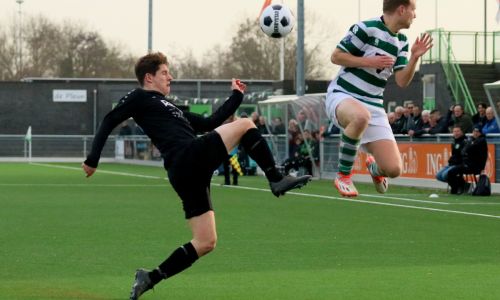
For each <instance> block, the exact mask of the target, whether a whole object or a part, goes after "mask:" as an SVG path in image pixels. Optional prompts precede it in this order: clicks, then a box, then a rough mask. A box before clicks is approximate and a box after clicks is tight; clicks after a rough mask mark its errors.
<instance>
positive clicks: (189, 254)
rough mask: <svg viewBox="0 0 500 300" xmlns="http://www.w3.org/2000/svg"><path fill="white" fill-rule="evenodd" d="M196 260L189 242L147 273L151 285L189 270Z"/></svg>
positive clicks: (194, 251) (196, 256)
mask: <svg viewBox="0 0 500 300" xmlns="http://www.w3.org/2000/svg"><path fill="white" fill-rule="evenodd" d="M197 259H198V254H197V253H196V250H195V249H194V247H193V244H191V242H189V243H187V244H185V245H184V246H181V247H179V248H177V249H176V250H175V251H174V252H173V253H172V254H170V256H169V257H168V258H167V259H166V260H165V261H164V262H162V263H161V264H160V265H159V266H158V268H156V269H154V270H153V271H151V272H149V277H150V278H151V281H152V283H153V285H155V284H157V283H158V282H160V281H162V280H163V279H167V278H169V277H172V276H174V275H175V274H177V273H179V272H182V271H184V270H185V269H187V268H189V267H190V266H191V265H192V264H193V263H194V262H195V261H196V260H197Z"/></svg>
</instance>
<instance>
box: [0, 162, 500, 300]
mask: <svg viewBox="0 0 500 300" xmlns="http://www.w3.org/2000/svg"><path fill="white" fill-rule="evenodd" d="M104 171H108V172H111V173H105V172H104ZM118 173H126V174H129V175H130V174H132V175H137V174H140V175H147V176H149V177H135V176H125V175H124V174H118ZM164 177H165V172H164V170H163V169H162V168H156V167H143V166H130V165H116V164H102V165H101V166H100V168H99V170H98V172H97V173H96V174H95V175H94V176H93V177H92V178H89V179H86V178H85V177H84V175H83V171H81V170H79V166H78V164H33V165H29V164H0V190H1V193H0V205H1V206H0V207H1V208H0V228H1V230H0V241H1V247H0V268H1V272H0V299H9V300H16V299H30V300H32V299H33V300H35V299H36V300H41V299H65V300H71V299H127V297H128V293H129V290H130V286H131V284H132V281H133V273H134V271H135V269H136V268H137V267H146V268H152V267H156V266H157V265H158V264H159V263H160V262H161V261H163V259H165V258H166V256H168V255H169V254H170V253H171V252H172V251H173V250H174V249H175V248H176V247H178V246H180V245H181V244H183V243H185V242H187V241H188V240H189V239H190V238H191V235H190V231H189V228H188V227H187V225H186V222H185V220H184V218H183V216H184V215H183V212H182V208H181V203H180V201H179V200H178V198H177V196H176V194H175V192H174V191H173V189H172V188H171V187H170V185H169V184H168V182H166V181H165V180H164V179H162V178H164ZM222 182H223V177H221V176H218V177H214V184H213V185H212V198H213V203H214V206H215V210H216V218H217V229H218V235H219V241H218V244H217V248H216V249H215V251H214V252H213V253H211V254H209V255H208V256H206V257H203V258H202V259H200V260H199V261H197V262H196V263H195V264H194V265H193V267H191V268H190V269H188V270H186V271H185V272H183V273H181V274H179V275H177V276H175V277H173V278H171V279H169V280H167V281H164V282H162V283H161V284H160V285H158V286H157V287H156V289H155V291H154V292H148V293H147V294H145V295H144V296H143V297H142V298H141V299H145V300H148V299H151V300H153V299H499V298H500V289H499V288H498V282H500V239H499V238H498V237H499V232H500V217H499V218H496V217H495V216H500V199H499V198H500V197H498V195H495V196H492V197H487V198H480V197H471V196H457V197H451V196H448V195H446V194H445V193H444V192H443V191H435V190H425V189H415V188H405V187H395V186H390V190H389V193H388V194H387V196H388V197H390V198H388V197H378V195H377V194H376V192H375V191H374V188H373V186H371V185H362V184H359V185H357V186H358V190H359V191H360V193H361V195H360V196H359V197H358V198H356V199H355V200H347V199H342V198H339V197H338V196H337V193H336V191H334V190H333V188H332V186H331V182H330V181H313V182H311V183H310V184H309V185H308V186H307V187H306V188H304V189H302V190H298V191H297V193H289V194H287V195H286V196H285V197H282V198H278V199H277V198H275V197H274V196H273V195H272V194H271V193H270V192H269V191H268V185H267V182H266V181H265V180H264V179H263V178H262V177H241V178H240V185H242V186H244V187H248V188H251V189H242V188H233V187H223V186H220V184H221V183H222ZM431 193H438V194H439V195H440V197H439V198H429V197H428V196H429V194H431ZM358 201H361V202H358ZM429 201H430V202H429ZM464 213H471V215H468V214H464Z"/></svg>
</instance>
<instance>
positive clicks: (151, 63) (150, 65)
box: [135, 52, 168, 86]
mask: <svg viewBox="0 0 500 300" xmlns="http://www.w3.org/2000/svg"><path fill="white" fill-rule="evenodd" d="M160 65H167V66H168V59H167V57H166V56H165V54H163V53H161V52H155V53H149V54H146V55H144V56H143V57H141V58H139V60H138V61H137V63H136V64H135V77H137V80H138V81H139V84H140V85H141V86H143V85H144V76H146V74H153V75H154V74H156V71H158V69H159V68H160Z"/></svg>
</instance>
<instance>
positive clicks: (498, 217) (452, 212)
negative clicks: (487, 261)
mask: <svg viewBox="0 0 500 300" xmlns="http://www.w3.org/2000/svg"><path fill="white" fill-rule="evenodd" d="M32 164H35V165H39V166H45V167H55V168H62V169H71V170H81V169H80V168H75V167H67V166H59V165H49V164H40V163H32ZM100 172H102V173H108V174H113V175H122V176H132V177H134V176H135V177H141V178H152V179H164V178H161V177H158V176H149V175H139V174H133V173H123V172H113V171H103V170H100ZM212 185H213V186H219V187H222V188H235V189H244V190H252V191H262V192H267V193H269V189H262V188H252V187H242V186H221V185H220V184H216V183H212ZM287 194H289V195H296V196H302V197H309V198H320V199H333V200H339V201H346V202H355V203H365V204H372V205H382V206H392V207H400V208H410V209H418V210H426V211H435V212H444V213H451V214H459V215H467V216H475V217H485V218H492V219H500V216H497V215H488V214H480V213H473V212H467V211H460V210H450V209H440V208H432V207H424V206H413V205H403V204H395V203H385V202H376V201H369V200H361V199H353V198H343V197H335V196H326V195H316V194H304V193H297V192H287ZM364 196H366V195H364Z"/></svg>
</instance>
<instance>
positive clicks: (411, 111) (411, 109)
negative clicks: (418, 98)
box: [405, 101, 415, 117]
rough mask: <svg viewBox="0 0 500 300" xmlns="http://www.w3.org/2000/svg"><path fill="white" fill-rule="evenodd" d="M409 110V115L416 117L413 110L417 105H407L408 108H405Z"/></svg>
mask: <svg viewBox="0 0 500 300" xmlns="http://www.w3.org/2000/svg"><path fill="white" fill-rule="evenodd" d="M405 108H406V109H407V110H408V113H409V114H410V116H412V117H413V116H414V112H413V109H414V108H415V105H414V104H413V102H411V101H410V102H407V103H406V107H405Z"/></svg>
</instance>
